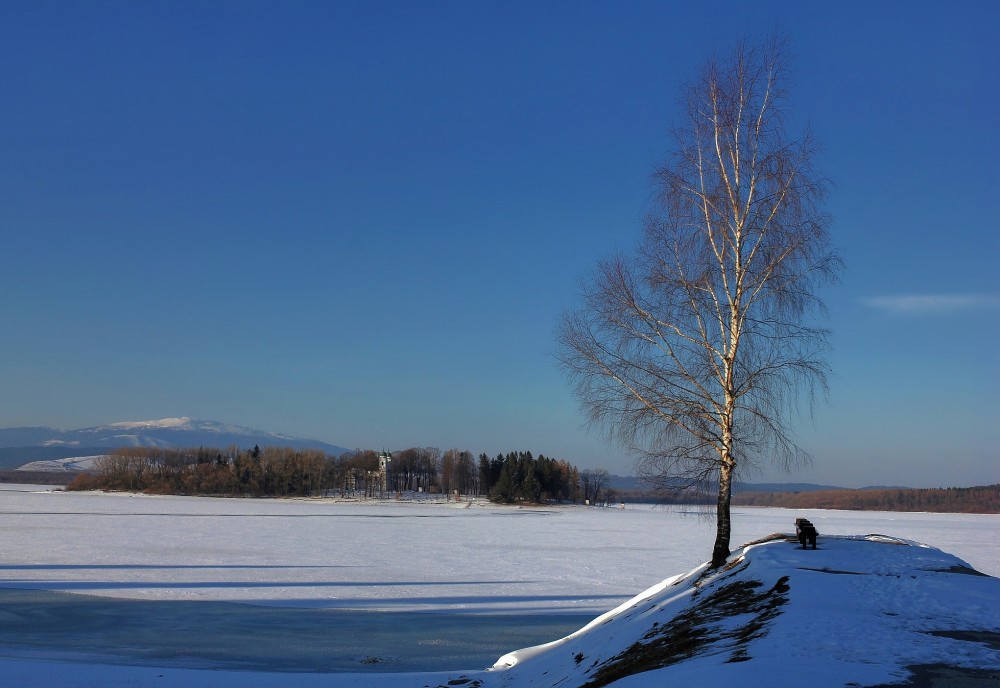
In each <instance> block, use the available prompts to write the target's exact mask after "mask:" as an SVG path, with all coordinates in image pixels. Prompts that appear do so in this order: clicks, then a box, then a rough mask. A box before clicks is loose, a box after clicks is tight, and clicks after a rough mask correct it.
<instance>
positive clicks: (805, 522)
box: [795, 518, 819, 549]
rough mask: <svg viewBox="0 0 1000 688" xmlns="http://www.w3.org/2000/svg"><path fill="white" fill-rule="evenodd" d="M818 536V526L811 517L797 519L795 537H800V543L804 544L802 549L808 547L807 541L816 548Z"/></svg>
mask: <svg viewBox="0 0 1000 688" xmlns="http://www.w3.org/2000/svg"><path fill="white" fill-rule="evenodd" d="M818 536H819V533H818V532H817V531H816V526H814V525H813V524H812V523H811V522H810V521H809V519H807V518H797V519H795V537H796V538H798V541H799V543H800V544H801V545H802V549H805V548H806V543H807V542H808V543H809V545H810V546H812V548H813V549H816V538H817V537H818Z"/></svg>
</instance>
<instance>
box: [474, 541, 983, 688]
mask: <svg viewBox="0 0 1000 688" xmlns="http://www.w3.org/2000/svg"><path fill="white" fill-rule="evenodd" d="M494 671H500V672H502V673H503V674H505V675H506V676H507V679H506V680H507V683H504V682H503V681H498V682H497V683H496V685H498V686H499V685H517V686H523V687H525V688H528V687H536V688H549V687H552V688H555V687H556V686H560V687H562V688H566V687H569V686H579V687H584V686H586V687H587V688H598V687H600V686H608V685H614V686H617V687H620V688H625V687H636V686H653V685H657V686H660V685H663V686H668V685H669V686H690V685H703V686H721V685H737V684H738V685H742V686H773V685H786V686H805V685H808V686H811V687H813V688H819V687H821V686H830V687H833V686H838V687H840V686H876V685H882V684H890V683H892V684H896V685H953V684H952V683H949V682H948V681H951V680H957V678H958V677H964V678H965V679H970V680H971V679H975V680H978V681H980V682H976V683H969V684H962V685H976V686H987V685H989V686H995V685H1000V579H997V578H992V577H990V576H986V575H983V574H981V573H978V572H976V571H975V570H973V569H972V568H970V567H969V566H968V565H967V564H966V563H965V562H963V561H962V560H960V559H958V558H956V557H954V556H951V555H949V554H946V553H944V552H941V551H940V550H937V549H934V548H932V547H928V546H926V545H920V544H918V543H915V542H909V541H905V540H899V539H895V538H891V537H886V536H881V535H869V536H864V537H862V536H858V537H844V536H841V537H832V538H829V537H828V538H822V537H821V538H820V546H819V549H817V550H815V551H813V550H802V549H800V548H799V547H798V543H791V542H789V541H788V540H787V539H786V538H784V537H782V536H776V537H775V538H774V539H770V540H768V541H765V542H762V543H759V544H755V545H750V546H747V547H746V548H745V549H744V550H742V551H741V552H739V553H737V554H736V555H734V557H733V558H732V559H731V563H730V565H729V566H728V567H726V569H725V570H722V571H709V570H707V569H706V568H705V567H700V568H698V569H695V570H694V571H692V572H690V573H688V574H686V575H682V576H677V577H675V578H671V579H668V580H666V581H664V582H663V583H661V584H660V585H658V586H655V587H653V588H651V589H649V590H647V591H646V592H644V593H642V594H641V595H639V596H637V597H636V598H634V599H633V600H630V601H629V602H627V603H625V604H624V605H622V606H620V607H618V608H617V609H615V610H613V611H611V612H609V613H607V614H605V615H603V616H601V617H598V618H597V619H595V620H594V621H593V622H592V623H590V624H589V625H588V626H586V627H585V628H583V629H581V630H580V631H579V632H577V633H575V634H573V635H571V636H569V637H567V638H564V639H562V640H559V641H556V642H554V643H550V644H548V645H544V646H541V647H537V648H529V649H526V650H520V651H517V652H512V653H510V654H508V655H505V656H504V657H501V658H500V660H499V661H498V662H497V664H496V666H495V667H494ZM914 676H919V677H921V680H923V681H930V680H934V681H938V682H937V683H928V682H925V683H907V681H909V680H913V677H914ZM776 677H780V680H778V681H777V682H776V680H775V679H776ZM482 685H483V686H484V687H486V686H492V685H494V684H493V682H492V681H490V682H486V681H483V682H482Z"/></svg>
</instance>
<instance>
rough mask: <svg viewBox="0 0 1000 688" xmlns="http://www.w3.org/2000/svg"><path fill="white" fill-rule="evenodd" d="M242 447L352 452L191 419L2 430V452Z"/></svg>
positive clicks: (274, 434) (320, 442) (317, 441)
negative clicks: (12, 449)
mask: <svg viewBox="0 0 1000 688" xmlns="http://www.w3.org/2000/svg"><path fill="white" fill-rule="evenodd" d="M231 444H235V445H238V446H240V447H252V446H253V445H255V444H257V445H260V446H267V445H271V446H282V447H293V448H296V449H320V450H323V451H325V452H326V453H328V454H341V453H343V452H345V451H348V450H347V449H346V448H344V447H340V446H337V445H334V444H329V443H327V442H322V441H320V440H311V439H304V438H301V437H292V436H290V435H283V434H279V433H274V432H267V431H264V430H256V429H254V428H247V427H243V426H241V425H232V424H228V423H219V422H217V421H212V420H195V419H191V418H163V419H160V420H146V421H136V422H118V423H109V424H107V425H98V426H95V427H91V428H80V429H78V430H56V429H54V428H45V427H31V428H25V427H22V428H8V429H0V448H3V447H51V448H61V447H65V448H66V449H67V450H69V449H74V448H77V449H83V448H113V447H127V446H131V447H164V448H169V447H199V446H203V447H220V448H221V447H226V446H229V445H231Z"/></svg>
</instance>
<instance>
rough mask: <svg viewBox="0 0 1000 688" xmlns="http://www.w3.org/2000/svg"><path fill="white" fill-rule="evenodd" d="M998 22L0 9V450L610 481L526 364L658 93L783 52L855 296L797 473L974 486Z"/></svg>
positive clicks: (967, 14) (988, 371) (991, 16)
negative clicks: (530, 459) (422, 459)
mask: <svg viewBox="0 0 1000 688" xmlns="http://www.w3.org/2000/svg"><path fill="white" fill-rule="evenodd" d="M998 25H1000V5H997V4H996V3H992V2H964V3H963V2H957V3H956V2H952V3H943V2H942V3H923V2H906V3H903V2H879V3H868V2H864V3H862V2H843V3H832V4H830V5H829V6H821V5H820V4H818V3H795V2H769V3H722V4H718V3H716V4H712V5H711V6H708V5H705V6H703V4H702V3H685V4H680V3H640V2H636V3H621V4H616V3H586V2H502V3H500V2H496V3H485V2H447V3H445V2H427V3H409V2H400V3H378V2H357V3H353V2H328V3H326V2H292V3H277V2H273V3H262V2H243V1H241V2H169V3H166V2H164V3H159V2H143V3H134V2H87V3H68V2H54V3H47V2H31V3H22V2H4V3H2V4H0V87H2V94H3V99H2V103H3V107H0V238H2V240H3V244H2V245H3V250H2V252H0V294H2V295H3V299H2V301H0V322H2V323H3V329H2V335H0V426H4V427H8V426H16V425H53V426H56V427H62V428H75V427H83V426H88V425H95V424H99V423H104V422H111V421H122V420H143V419H151V418H160V417H168V416H181V415H186V416H191V417H194V418H205V419H214V420H221V421H227V422H233V423H239V424H242V425H249V426H253V427H258V428H261V429H265V430H271V431H278V432H286V433H290V434H295V435H300V436H306V437H314V438H318V439H323V440H326V441H329V442H333V443H335V444H340V445H344V446H349V447H370V448H378V449H380V448H383V447H384V448H387V449H400V448H405V447H409V446H438V447H441V448H449V447H459V448H465V449H469V450H471V451H473V452H476V453H478V452H481V451H486V452H488V453H490V454H491V455H492V454H496V453H497V452H501V451H503V452H506V451H509V450H513V449H530V450H532V451H534V452H535V453H544V454H546V455H549V456H555V457H561V458H566V459H569V460H570V461H572V462H574V463H576V464H578V465H581V466H604V467H607V468H609V469H610V470H612V471H613V472H621V473H627V472H630V469H631V459H630V458H629V457H627V456H624V455H622V453H621V452H620V451H619V450H618V449H616V448H615V447H612V446H609V445H607V444H605V443H604V442H603V441H602V440H601V439H600V438H599V437H598V436H597V435H594V434H588V432H587V431H586V429H585V428H584V427H583V417H582V415H581V414H580V412H579V411H578V409H577V405H576V402H575V401H574V399H573V398H572V396H571V394H570V392H569V389H568V387H567V385H566V383H565V380H564V378H563V376H562V374H561V373H560V371H559V370H558V368H557V366H556V364H555V362H554V359H553V356H552V353H553V351H554V348H555V344H554V341H553V329H554V327H555V324H556V321H557V320H558V317H559V314H560V313H561V312H562V311H563V310H564V309H565V308H567V307H572V306H574V305H576V303H577V300H576V299H577V293H578V284H579V280H580V278H581V277H582V276H583V275H584V274H585V273H586V272H587V270H589V269H590V268H591V267H592V266H593V265H594V264H595V263H596V261H597V260H598V259H600V258H602V257H604V256H606V255H607V254H609V253H610V252H613V251H615V250H619V249H626V248H628V247H629V246H631V245H632V244H633V242H634V241H635V240H636V239H637V237H638V232H639V226H640V221H641V218H642V216H643V214H644V212H645V211H646V210H647V208H648V203H649V200H650V197H651V193H652V184H651V173H652V171H653V169H654V168H655V167H656V165H657V164H658V163H660V162H661V161H662V160H663V159H664V158H665V156H666V154H667V152H668V150H669V145H670V140H669V137H668V135H667V134H668V131H669V129H670V126H671V124H672V122H675V121H677V118H678V116H679V112H678V110H677V103H678V93H679V86H680V85H681V84H682V83H683V82H684V81H685V80H686V79H688V78H690V77H691V76H692V75H693V73H694V72H695V70H696V69H697V68H698V66H699V65H700V64H702V63H703V62H704V61H705V59H706V58H707V57H709V56H710V55H711V54H712V53H713V52H715V51H725V50H727V49H728V48H729V47H730V46H731V45H732V44H733V43H734V42H735V41H736V40H737V39H739V38H740V37H742V36H744V35H745V36H747V37H748V38H750V39H751V40H754V39H759V38H760V37H762V36H764V35H766V34H767V33H768V32H770V31H771V30H773V29H775V28H777V29H780V30H781V31H783V32H784V33H785V34H787V36H788V37H789V38H790V39H791V40H792V43H793V56H794V59H793V64H792V66H793V69H794V74H795V81H794V84H793V91H792V96H793V110H792V117H791V121H792V124H793V126H796V127H798V126H799V125H801V124H804V123H805V122H809V123H811V125H812V126H813V128H814V130H815V133H816V134H817V136H818V137H819V139H820V140H821V141H822V143H823V144H824V148H825V150H824V153H823V156H822V158H821V159H820V161H819V168H820V169H821V171H822V172H824V173H825V174H826V175H827V176H828V177H829V178H830V179H831V180H832V182H833V183H834V188H833V193H832V194H831V197H830V201H829V204H828V209H829V211H830V212H831V214H832V215H833V216H834V220H835V223H834V226H833V239H834V242H835V244H836V246H837V248H838V249H839V250H840V252H841V253H842V254H843V256H844V258H845V260H846V263H847V270H846V272H845V273H844V276H843V281H842V283H841V284H840V285H839V286H837V287H834V288H831V289H830V290H829V291H828V292H827V293H824V297H825V300H826V302H827V304H828V306H829V308H830V319H829V322H828V323H827V324H828V325H829V326H830V327H831V328H832V329H833V331H834V335H833V346H834V351H833V354H832V356H831V358H830V363H831V365H832V368H833V372H834V375H833V377H832V379H831V393H830V397H829V401H828V402H827V403H824V404H820V405H819V407H818V409H817V413H816V415H815V418H814V419H810V418H809V417H808V416H807V415H806V416H804V417H803V419H802V422H801V428H800V432H799V439H800V440H801V443H802V444H803V446H804V447H805V448H806V449H807V450H809V451H810V452H811V453H812V454H813V456H814V464H813V466H812V468H809V469H804V470H799V471H796V472H794V473H791V474H782V473H778V472H771V471H765V472H764V473H763V474H761V475H760V476H758V479H767V480H783V481H811V482H822V483H830V484H839V485H847V486H862V485H870V484H906V485H914V486H938V485H941V486H959V485H974V484H985V483H996V482H1000V460H998V458H1000V457H998V450H997V446H998V444H1000V431H998V429H997V428H998V427H1000V423H998V422H997V416H998V412H1000V404H998V401H997V393H996V388H997V386H998V383H1000V367H998V363H997V353H996V351H995V348H996V342H997V340H998V339H1000V325H998V323H1000V287H998V286H997V283H996V275H997V269H996V260H997V254H998V249H1000V238H998V237H1000V209H998V208H1000V203H998V201H1000V137H998V136H997V129H996V127H997V122H1000V95H998V90H1000V89H998V87H1000V80H998V76H997V74H998V68H1000V47H998V42H997V41H996V39H995V28H996V27H997V26H998Z"/></svg>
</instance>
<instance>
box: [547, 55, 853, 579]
mask: <svg viewBox="0 0 1000 688" xmlns="http://www.w3.org/2000/svg"><path fill="white" fill-rule="evenodd" d="M786 80H787V79H786V74H785V58H784V56H783V52H782V44H781V42H780V41H779V40H777V39H772V40H771V41H769V42H768V43H766V44H765V45H764V46H762V47H759V48H758V47H751V46H748V45H746V44H740V45H739V46H737V48H736V49H735V50H734V51H733V53H732V54H731V55H730V56H729V58H728V59H727V60H725V61H715V60H713V61H709V62H708V63H707V64H706V66H705V67H704V68H703V69H702V71H701V72H700V73H699V75H698V78H697V79H696V80H695V81H694V82H692V83H691V85H689V86H688V87H687V88H686V89H685V90H684V92H683V104H684V106H685V110H684V121H683V125H682V126H680V127H678V128H676V129H675V130H674V132H673V137H674V147H673V150H672V153H671V156H670V157H669V158H668V162H667V163H666V165H665V166H664V167H663V168H661V169H659V170H658V171H657V172H656V174H655V176H654V179H655V181H656V183H657V187H658V189H659V194H658V203H657V205H656V208H655V210H654V212H652V213H651V214H650V217H649V219H647V222H646V225H645V231H644V233H643V236H642V239H641V241H640V242H639V244H638V246H637V248H636V250H635V252H634V253H632V254H629V255H627V256H625V255H623V256H617V257H613V258H611V259H608V260H605V261H603V262H601V263H600V264H599V265H598V267H597V269H596V271H595V272H594V274H593V276H592V278H591V279H589V280H588V281H587V282H586V283H585V285H584V292H583V306H582V307H581V308H580V309H578V310H576V311H572V312H567V313H566V314H565V315H564V317H563V320H562V322H561V324H560V327H559V330H558V335H557V336H558V340H559V346H560V356H559V357H560V360H561V363H562V364H563V366H564V367H565V369H566V371H567V373H568V375H569V378H570V381H571V383H572V385H573V388H574V392H575V394H576V396H577V398H578V399H579V401H580V403H581V406H582V408H583V409H584V410H585V412H586V413H587V415H588V418H589V421H590V422H591V423H592V424H594V425H596V426H598V427H600V428H602V429H603V430H605V431H606V432H607V433H608V435H609V437H611V438H612V439H614V440H617V441H618V442H620V443H621V444H622V445H623V446H624V447H626V448H627V449H629V450H630V451H632V452H634V453H635V454H636V455H637V456H638V457H639V460H638V470H639V474H640V476H642V477H644V478H646V479H647V480H649V481H651V482H653V484H654V486H656V487H659V488H676V487H678V486H681V485H688V486H690V485H695V484H697V485H701V486H706V485H711V486H714V487H716V488H717V490H718V499H717V512H716V513H717V529H716V539H715V545H714V548H713V552H712V565H713V566H721V565H723V564H724V563H725V562H726V559H727V557H728V555H729V551H730V550H729V547H730V533H731V521H730V502H731V494H732V486H733V481H734V479H735V478H736V476H738V475H745V474H746V473H747V471H748V470H752V469H753V468H754V467H756V466H759V465H761V462H762V461H764V460H774V461H777V462H778V463H779V464H781V465H783V466H784V467H788V466H790V465H792V464H795V463H796V462H798V461H801V460H808V457H807V456H806V455H805V454H804V452H803V451H802V450H801V449H800V448H799V447H798V446H797V445H796V444H795V443H794V441H793V439H792V438H791V435H790V426H791V421H792V419H793V416H794V415H795V414H796V412H797V410H798V401H799V400H800V399H801V398H803V397H805V398H806V399H807V401H808V402H809V406H808V409H809V411H811V409H812V406H811V402H812V399H813V398H814V394H815V392H816V391H817V390H825V388H826V373H827V364H826V363H825V353H826V351H827V342H828V332H827V331H826V330H825V329H822V328H819V327H816V326H815V325H814V324H812V321H813V317H812V316H814V315H816V314H817V313H818V312H822V311H823V303H822V300H821V299H820V297H819V294H818V290H819V288H820V287H821V286H823V285H824V284H827V283H830V282H833V281H836V278H837V276H838V274H839V271H840V267H841V263H840V260H839V258H838V257H837V256H836V254H835V252H834V251H833V250H832V249H831V247H830V242H829V238H828V233H827V230H828V226H829V218H828V216H827V215H826V214H825V213H824V212H823V209H822V201H823V199H824V195H825V191H826V184H825V182H824V180H823V179H822V178H821V177H819V176H818V175H817V174H816V172H815V171H814V169H813V166H812V161H813V158H814V155H815V145H814V142H813V140H812V138H811V136H810V134H809V133H808V131H806V132H805V133H804V134H803V135H802V136H801V137H799V138H797V139H793V138H790V137H789V136H788V134H787V133H786V130H785V121H784V112H783V104H784V102H785V99H786V92H785V84H786Z"/></svg>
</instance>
